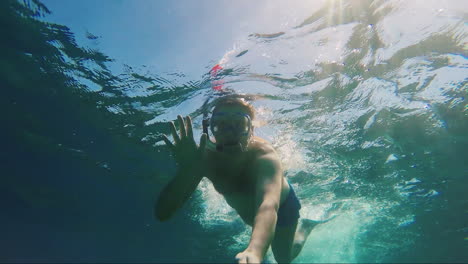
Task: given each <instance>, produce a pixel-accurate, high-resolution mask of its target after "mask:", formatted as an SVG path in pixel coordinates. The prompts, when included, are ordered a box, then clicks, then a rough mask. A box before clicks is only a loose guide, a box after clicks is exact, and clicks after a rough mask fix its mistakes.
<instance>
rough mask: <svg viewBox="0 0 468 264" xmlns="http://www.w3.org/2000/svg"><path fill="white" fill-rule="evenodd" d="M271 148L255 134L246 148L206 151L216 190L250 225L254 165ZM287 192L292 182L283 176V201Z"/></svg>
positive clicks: (254, 180)
mask: <svg viewBox="0 0 468 264" xmlns="http://www.w3.org/2000/svg"><path fill="white" fill-rule="evenodd" d="M272 152H274V150H273V148H272V147H271V146H270V144H269V143H268V142H266V141H265V140H263V139H261V138H258V137H255V138H254V140H252V142H251V143H250V144H249V147H248V149H247V151H245V152H242V153H239V154H238V155H235V156H232V155H228V154H225V153H222V152H216V151H210V150H207V153H206V160H205V161H206V162H207V163H206V168H207V171H206V177H207V178H208V179H209V180H210V181H211V182H212V183H213V186H214V188H215V189H216V191H218V192H219V193H220V194H222V195H223V196H224V198H225V199H226V202H227V203H228V204H229V205H230V206H231V207H232V208H234V209H235V210H236V211H237V213H238V214H239V215H240V217H241V218H242V219H243V220H244V222H246V223H247V224H249V225H252V224H253V220H254V217H255V207H256V204H255V190H256V177H257V175H255V173H253V170H252V165H253V163H254V162H255V161H256V160H257V159H258V158H259V157H261V156H262V155H266V154H270V153H272ZM275 155H276V154H275ZM277 158H278V157H277ZM288 193H289V185H288V184H287V182H286V179H285V178H284V177H283V182H282V190H281V198H280V201H281V202H282V201H283V200H284V199H285V197H286V196H287V194H288Z"/></svg>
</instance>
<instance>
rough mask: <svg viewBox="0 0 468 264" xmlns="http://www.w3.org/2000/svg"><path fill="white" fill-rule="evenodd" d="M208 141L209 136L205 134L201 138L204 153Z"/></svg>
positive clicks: (201, 148)
mask: <svg viewBox="0 0 468 264" xmlns="http://www.w3.org/2000/svg"><path fill="white" fill-rule="evenodd" d="M207 141H208V135H207V134H206V133H203V134H202V135H201V138H200V150H201V151H202V152H203V151H205V148H206V142H207Z"/></svg>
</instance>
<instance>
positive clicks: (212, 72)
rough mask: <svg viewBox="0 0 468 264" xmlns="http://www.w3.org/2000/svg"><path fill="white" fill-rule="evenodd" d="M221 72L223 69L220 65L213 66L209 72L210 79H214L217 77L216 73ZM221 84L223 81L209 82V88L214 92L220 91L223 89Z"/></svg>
mask: <svg viewBox="0 0 468 264" xmlns="http://www.w3.org/2000/svg"><path fill="white" fill-rule="evenodd" d="M221 70H223V67H221V65H219V64H216V65H215V66H213V68H211V70H210V75H211V77H212V78H216V77H217V76H218V73H219V72H220V71H221ZM223 84H224V81H223V80H212V81H211V88H212V89H213V90H215V91H220V90H222V89H223Z"/></svg>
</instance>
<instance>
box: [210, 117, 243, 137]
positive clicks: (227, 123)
mask: <svg viewBox="0 0 468 264" xmlns="http://www.w3.org/2000/svg"><path fill="white" fill-rule="evenodd" d="M211 127H212V131H213V133H216V134H218V133H227V132H229V131H232V132H233V133H235V134H242V133H246V132H248V131H249V118H248V117H247V116H246V115H242V114H235V115H215V116H213V117H212V118H211Z"/></svg>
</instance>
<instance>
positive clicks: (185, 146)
mask: <svg viewBox="0 0 468 264" xmlns="http://www.w3.org/2000/svg"><path fill="white" fill-rule="evenodd" d="M177 119H178V121H179V134H180V135H179V134H177V130H176V128H175V125H174V122H170V129H171V133H172V137H173V138H174V143H172V142H171V141H170V140H169V139H168V138H167V137H166V136H165V135H164V136H163V140H164V142H165V143H166V145H167V146H168V147H169V149H170V150H171V151H172V153H173V154H174V158H175V160H176V162H177V163H178V164H179V165H180V166H187V165H194V164H200V161H201V158H202V155H203V152H204V150H205V146H206V140H207V135H206V134H202V136H201V138H200V146H199V147H198V146H197V144H196V143H195V140H194V138H193V130H192V120H191V119H190V117H189V116H187V117H186V118H185V122H184V119H183V118H182V116H180V115H179V116H177Z"/></svg>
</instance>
